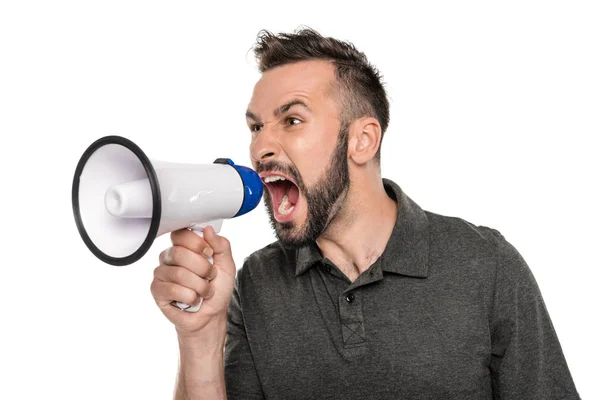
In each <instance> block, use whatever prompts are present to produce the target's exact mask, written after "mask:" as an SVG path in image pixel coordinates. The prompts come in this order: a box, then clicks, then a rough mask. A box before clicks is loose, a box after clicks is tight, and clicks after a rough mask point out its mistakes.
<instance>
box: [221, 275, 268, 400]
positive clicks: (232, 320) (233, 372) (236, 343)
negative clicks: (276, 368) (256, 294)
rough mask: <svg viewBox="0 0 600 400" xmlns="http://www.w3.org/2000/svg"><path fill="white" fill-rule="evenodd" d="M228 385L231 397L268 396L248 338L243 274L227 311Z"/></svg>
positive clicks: (226, 380) (226, 353) (262, 397)
mask: <svg viewBox="0 0 600 400" xmlns="http://www.w3.org/2000/svg"><path fill="white" fill-rule="evenodd" d="M224 357H225V385H226V389H227V399H228V400H237V399H240V400H241V399H243V400H254V399H260V400H262V399H264V396H263V393H262V389H261V386H260V382H259V380H258V375H257V373H256V368H255V366H254V361H253V359H252V353H251V351H250V346H249V344H248V338H247V337H246V327H245V325H244V315H243V311H242V302H241V298H240V273H239V272H238V275H237V277H236V283H235V287H234V289H233V296H232V299H231V303H230V305H229V309H228V311H227V338H226V341H225V354H224Z"/></svg>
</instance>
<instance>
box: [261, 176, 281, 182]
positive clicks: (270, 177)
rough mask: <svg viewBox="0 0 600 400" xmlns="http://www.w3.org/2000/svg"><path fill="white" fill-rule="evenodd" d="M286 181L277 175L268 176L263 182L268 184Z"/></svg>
mask: <svg viewBox="0 0 600 400" xmlns="http://www.w3.org/2000/svg"><path fill="white" fill-rule="evenodd" d="M285 180H286V179H285V178H284V177H283V176H277V175H270V176H267V177H265V182H266V183H270V182H275V181H285Z"/></svg>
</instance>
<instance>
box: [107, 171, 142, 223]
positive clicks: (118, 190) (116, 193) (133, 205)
mask: <svg viewBox="0 0 600 400" xmlns="http://www.w3.org/2000/svg"><path fill="white" fill-rule="evenodd" d="M104 205H105V206H106V210H107V211H108V212H109V213H110V214H111V215H113V216H115V217H119V218H152V189H151V188H150V182H149V181H148V179H139V180H136V181H132V182H126V183H122V184H120V185H115V186H112V187H110V188H109V189H108V190H107V191H106V194H105V196H104Z"/></svg>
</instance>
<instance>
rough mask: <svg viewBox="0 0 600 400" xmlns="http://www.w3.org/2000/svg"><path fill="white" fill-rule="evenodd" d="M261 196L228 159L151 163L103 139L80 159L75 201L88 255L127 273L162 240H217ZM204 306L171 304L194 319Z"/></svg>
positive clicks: (250, 173) (255, 182)
mask: <svg viewBox="0 0 600 400" xmlns="http://www.w3.org/2000/svg"><path fill="white" fill-rule="evenodd" d="M262 194H263V183H262V181H261V179H260V177H259V176H258V175H257V174H256V172H254V170H252V169H250V168H248V167H244V166H241V165H236V164H235V163H234V162H233V161H231V160H230V159H228V158H218V159H216V160H215V161H214V162H213V163H210V164H179V163H172V162H165V161H159V160H151V159H149V158H148V157H147V156H146V154H145V153H144V152H143V151H142V149H141V148H140V147H139V146H137V145H136V144H135V143H133V142H132V141H131V140H129V139H127V138H124V137H121V136H105V137H103V138H100V139H98V140H96V141H95V142H94V143H92V144H91V145H90V146H89V147H88V148H87V150H86V151H85V152H84V153H83V155H82V156H81V158H80V160H79V162H78V164H77V167H76V169H75V176H74V178H73V185H72V193H71V195H72V196H71V197H72V204H73V214H74V217H75V223H76V225H77V229H78V231H79V234H80V235H81V238H82V239H83V242H84V243H85V244H86V246H87V247H88V249H89V250H90V251H91V252H92V253H93V254H94V255H95V256H96V257H97V258H98V259H100V260H101V261H103V262H105V263H107V264H111V265H115V266H124V265H129V264H132V263H134V262H136V261H138V260H139V259H140V258H142V257H143V256H144V254H146V252H147V251H148V250H149V249H150V247H151V246H152V243H153V242H154V240H155V239H156V238H157V237H159V236H161V235H163V234H165V233H168V232H172V231H174V230H178V229H183V228H188V229H190V230H192V231H194V232H196V233H197V234H198V235H200V236H202V232H203V230H204V229H205V228H206V227H208V226H211V227H213V229H214V230H215V232H219V231H220V230H221V225H222V223H223V220H225V219H229V218H234V217H239V216H241V215H244V214H246V213H248V212H249V211H251V210H253V209H254V208H255V207H256V206H257V205H258V203H259V202H260V199H261V198H262ZM210 261H211V262H212V261H213V260H212V259H210ZM201 304H202V299H200V303H199V304H198V305H196V306H190V305H188V304H184V303H179V302H174V305H176V306H177V307H179V308H181V309H182V310H186V311H189V312H196V311H198V310H199V309H200V306H201Z"/></svg>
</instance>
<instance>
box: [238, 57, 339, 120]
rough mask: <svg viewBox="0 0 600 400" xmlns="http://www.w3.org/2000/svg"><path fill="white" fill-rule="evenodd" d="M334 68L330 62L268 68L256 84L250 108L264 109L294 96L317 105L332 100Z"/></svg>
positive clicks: (296, 63)
mask: <svg viewBox="0 0 600 400" xmlns="http://www.w3.org/2000/svg"><path fill="white" fill-rule="evenodd" d="M334 73H335V67H334V66H333V64H331V63H330V62H327V61H320V60H319V61H300V62H295V63H293V64H286V65H282V66H278V67H275V68H272V69H270V70H268V71H265V72H264V73H263V75H262V77H261V78H260V79H259V81H258V82H257V83H256V85H255V86H254V91H253V93H252V99H251V100H250V105H249V109H252V110H256V111H257V112H265V111H267V110H266V109H269V110H270V109H271V108H273V107H277V106H279V105H281V104H279V103H282V102H285V101H287V100H290V99H291V98H293V97H300V98H303V99H307V100H308V101H309V102H311V103H313V104H315V105H318V104H319V103H326V102H328V100H330V97H331V93H332V89H333V84H334V82H335V81H334V79H335V75H334Z"/></svg>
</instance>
